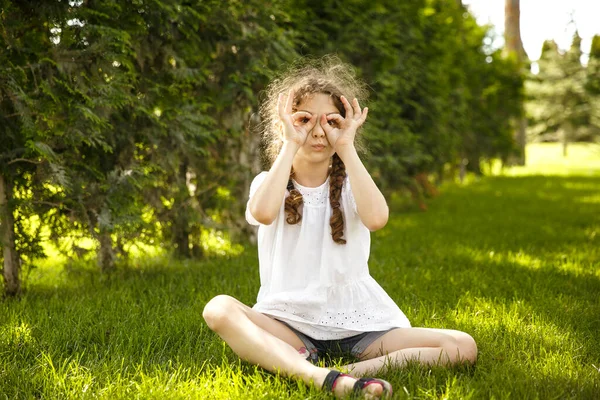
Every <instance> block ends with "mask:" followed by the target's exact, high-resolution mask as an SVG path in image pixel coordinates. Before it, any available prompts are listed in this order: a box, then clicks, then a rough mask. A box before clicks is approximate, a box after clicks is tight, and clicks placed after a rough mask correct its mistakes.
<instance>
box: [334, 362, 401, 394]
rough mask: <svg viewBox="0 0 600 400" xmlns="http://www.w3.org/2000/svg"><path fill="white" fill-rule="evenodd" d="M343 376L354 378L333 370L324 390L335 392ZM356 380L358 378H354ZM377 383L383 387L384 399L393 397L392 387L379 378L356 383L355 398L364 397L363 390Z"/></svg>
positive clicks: (354, 388)
mask: <svg viewBox="0 0 600 400" xmlns="http://www.w3.org/2000/svg"><path fill="white" fill-rule="evenodd" d="M342 376H348V377H350V378H354V377H353V376H351V375H348V374H343V373H341V372H340V371H336V370H335V369H332V370H331V371H330V372H329V373H328V374H327V376H326V377H325V380H324V381H323V387H322V388H323V390H324V391H326V392H333V391H334V390H335V385H336V383H337V380H338V378H340V377H342ZM354 379H356V378H354ZM374 383H377V384H379V385H381V386H382V387H383V393H382V398H383V399H389V398H391V397H392V385H391V384H390V383H389V382H388V381H384V380H383V379H377V378H360V379H358V380H357V381H356V382H355V383H354V387H353V388H352V394H353V396H354V397H362V390H363V389H364V388H366V387H367V386H369V385H372V384H374Z"/></svg>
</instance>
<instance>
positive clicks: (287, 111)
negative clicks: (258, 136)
mask: <svg viewBox="0 0 600 400" xmlns="http://www.w3.org/2000/svg"><path fill="white" fill-rule="evenodd" d="M293 101H294V91H293V90H290V92H289V93H288V94H287V96H286V95H284V94H280V95H279V99H278V100H277V111H278V113H279V118H280V119H281V123H282V126H281V127H282V130H283V132H282V133H283V137H282V140H283V146H282V147H281V150H280V151H279V154H278V155H277V158H276V159H275V162H274V163H273V165H272V166H271V169H270V170H269V173H268V175H267V177H266V178H265V180H264V181H263V183H262V184H261V185H260V187H259V188H258V189H257V190H256V193H254V196H252V198H251V199H250V204H249V210H250V214H252V216H253V217H254V219H256V220H257V221H258V222H260V223H261V224H263V225H270V224H271V223H272V222H273V221H275V218H277V214H278V213H279V210H280V208H281V203H282V202H283V198H284V196H285V191H286V188H287V183H288V181H289V179H290V171H291V170H292V161H293V160H294V156H295V155H296V152H297V151H298V149H300V147H301V146H302V145H303V144H304V142H306V138H307V137H308V132H310V130H311V129H312V128H313V127H314V126H315V124H316V123H317V116H316V115H311V114H310V113H307V112H304V111H299V112H296V113H292V103H293ZM302 120H308V122H307V123H299V121H302Z"/></svg>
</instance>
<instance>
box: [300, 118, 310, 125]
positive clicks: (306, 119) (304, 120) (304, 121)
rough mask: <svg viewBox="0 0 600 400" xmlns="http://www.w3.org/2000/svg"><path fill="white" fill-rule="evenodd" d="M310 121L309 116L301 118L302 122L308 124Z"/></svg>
mask: <svg viewBox="0 0 600 400" xmlns="http://www.w3.org/2000/svg"><path fill="white" fill-rule="evenodd" d="M308 121H310V119H308V118H306V117H304V118H302V119H301V120H300V122H302V123H303V124H307V123H308Z"/></svg>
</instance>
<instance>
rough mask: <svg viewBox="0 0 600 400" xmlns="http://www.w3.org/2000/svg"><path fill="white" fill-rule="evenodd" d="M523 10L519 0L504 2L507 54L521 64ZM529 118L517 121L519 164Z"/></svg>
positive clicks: (523, 162)
mask: <svg viewBox="0 0 600 400" xmlns="http://www.w3.org/2000/svg"><path fill="white" fill-rule="evenodd" d="M520 21H521V10H520V6H519V0H505V3H504V41H505V42H506V44H505V47H504V49H505V54H508V55H509V56H510V55H514V56H515V57H516V58H517V60H518V61H519V63H521V65H524V63H525V59H526V57H527V55H526V54H525V49H524V48H523V41H522V40H521V22H520ZM526 129H527V120H526V119H525V117H522V118H521V120H520V121H518V123H517V129H516V131H515V134H514V138H515V142H516V143H517V146H518V148H519V153H520V154H518V155H517V157H516V159H515V160H514V163H515V164H517V165H525V144H526V141H527V136H526Z"/></svg>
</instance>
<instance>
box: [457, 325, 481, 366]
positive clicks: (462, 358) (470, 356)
mask: <svg viewBox="0 0 600 400" xmlns="http://www.w3.org/2000/svg"><path fill="white" fill-rule="evenodd" d="M456 341H457V345H458V346H457V347H458V357H457V361H458V362H467V363H470V364H474V363H475V362H476V361H477V343H475V339H473V337H472V336H471V335H469V334H468V333H464V332H461V334H460V335H458V336H457V337H456Z"/></svg>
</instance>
